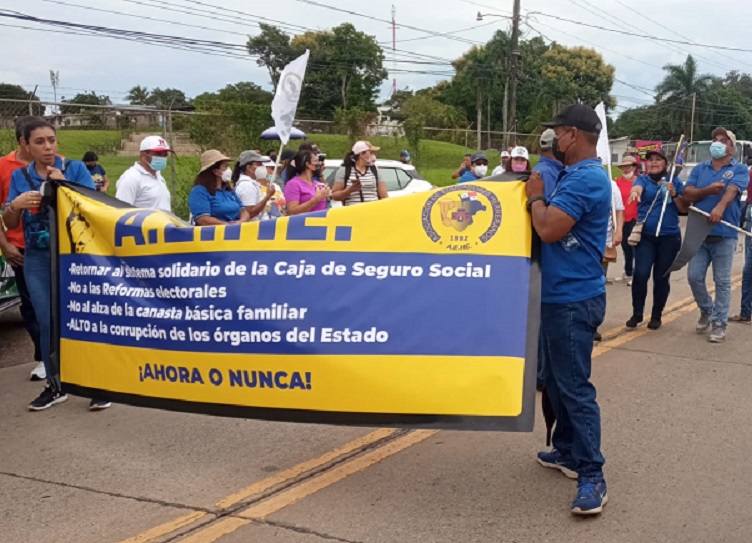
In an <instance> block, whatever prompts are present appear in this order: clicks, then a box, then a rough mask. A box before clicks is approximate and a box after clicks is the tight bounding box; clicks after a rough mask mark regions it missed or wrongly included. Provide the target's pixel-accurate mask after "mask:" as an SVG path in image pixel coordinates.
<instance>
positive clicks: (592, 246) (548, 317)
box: [526, 104, 611, 515]
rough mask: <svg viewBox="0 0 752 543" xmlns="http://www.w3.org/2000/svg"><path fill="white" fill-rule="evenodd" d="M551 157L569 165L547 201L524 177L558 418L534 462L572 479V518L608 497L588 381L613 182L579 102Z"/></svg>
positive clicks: (557, 123) (596, 126)
mask: <svg viewBox="0 0 752 543" xmlns="http://www.w3.org/2000/svg"><path fill="white" fill-rule="evenodd" d="M548 126H550V127H552V128H553V129H554V135H555V139H554V141H553V145H552V152H553V155H554V157H556V158H557V159H558V160H559V161H561V162H562V163H563V164H564V165H565V166H567V169H566V170H564V171H562V172H561V173H560V174H559V179H558V181H557V184H556V188H555V189H554V191H553V193H552V194H551V196H550V197H549V198H546V196H545V183H544V181H543V177H542V176H541V174H540V172H532V174H531V175H530V179H529V180H528V182H527V186H526V192H527V196H528V202H527V207H528V210H529V211H530V214H531V216H532V221H533V228H534V229H535V231H536V232H537V233H538V235H539V236H540V238H541V241H542V242H543V243H542V246H541V270H542V274H543V277H542V287H541V301H542V304H541V342H542V349H541V350H542V351H543V356H544V357H545V359H544V362H543V370H544V377H545V386H546V390H547V392H548V396H549V398H550V400H551V406H552V408H553V411H554V413H555V415H556V428H555V430H554V435H553V445H554V448H553V449H552V450H551V451H549V452H540V453H538V462H539V463H540V464H541V465H543V466H545V467H549V468H555V469H559V470H560V471H562V472H563V473H564V474H565V475H567V476H568V477H572V478H574V477H576V478H577V497H576V498H575V500H574V502H573V503H572V513H573V514H575V515H595V514H598V513H600V512H601V511H602V509H603V506H604V505H606V502H607V501H608V496H607V494H606V481H605V480H604V478H603V464H604V462H605V460H604V459H603V455H602V454H601V451H600V446H601V417H600V409H599V408H598V404H597V403H596V401H595V387H594V386H593V384H592V383H591V382H590V370H591V364H592V352H593V336H594V334H595V331H596V330H597V328H598V326H600V324H601V323H602V322H603V317H604V315H605V312H606V279H605V277H604V275H603V268H602V266H601V261H602V259H603V251H604V248H605V247H606V230H607V227H608V217H609V214H610V209H611V180H610V179H609V178H608V175H607V174H606V172H605V170H604V169H603V167H602V164H601V161H600V159H598V154H597V153H596V144H597V143H598V134H599V133H600V131H601V128H602V126H601V123H600V121H599V120H598V115H597V114H596V113H595V111H594V110H593V109H592V108H591V107H589V106H586V105H584V104H573V105H571V106H567V107H566V108H564V109H563V110H562V111H561V112H560V113H559V115H558V116H557V117H556V119H555V120H554V122H552V123H548Z"/></svg>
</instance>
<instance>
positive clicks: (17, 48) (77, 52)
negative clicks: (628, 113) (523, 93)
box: [0, 0, 752, 115]
mask: <svg viewBox="0 0 752 543" xmlns="http://www.w3.org/2000/svg"><path fill="white" fill-rule="evenodd" d="M316 4H318V5H316ZM512 4H513V0H502V1H495V0H479V1H477V2H476V1H472V0H439V1H431V2H429V1H426V0H410V1H408V0H393V5H394V8H395V10H396V20H397V49H398V50H399V53H398V57H397V58H398V59H399V60H401V62H398V63H390V59H391V45H392V44H391V40H392V28H391V24H389V21H390V20H391V16H392V15H391V8H392V4H390V3H389V2H365V1H362V0H350V1H349V2H344V1H343V0H315V1H305V0H275V1H274V2H270V1H268V0H267V1H257V0H162V1H150V0H0V14H5V13H8V12H15V13H21V14H24V15H31V16H34V17H38V18H44V19H54V20H62V21H67V22H71V23H79V24H85V25H94V26H102V27H110V28H117V29H123V30H130V31H134V30H135V31H140V32H149V33H154V34H160V35H168V36H181V37H187V38H196V39H201V40H211V41H218V42H224V43H231V44H236V45H237V46H238V53H237V54H236V55H235V58H230V57H227V56H223V55H218V54H213V53H210V54H205V53H197V52H189V51H184V50H176V49H172V48H168V47H164V46H157V45H151V44H146V43H142V42H134V41H123V40H118V39H112V38H107V37H101V36H98V35H97V34H95V33H94V32H91V31H89V30H85V31H82V32H80V33H79V35H74V34H69V33H67V34H66V33H51V32H49V30H51V29H55V28H56V27H51V26H48V25H44V24H40V23H36V22H29V21H24V20H18V19H12V18H7V17H0V25H3V26H2V27H0V50H1V51H2V52H3V61H2V63H0V82H3V83H15V84H19V85H22V86H23V87H24V88H25V89H27V90H33V89H34V86H35V85H39V90H38V91H37V92H38V96H40V98H42V99H43V100H52V99H53V89H52V86H51V84H50V77H49V71H50V69H54V70H56V71H58V72H59V74H60V82H59V89H58V92H57V96H58V99H60V98H61V97H66V98H71V97H72V96H73V95H75V94H76V93H78V92H84V91H95V92H96V93H97V94H106V95H108V96H110V98H111V99H112V101H113V102H114V103H124V102H125V94H126V93H127V92H128V90H129V89H130V88H131V87H133V86H134V85H142V86H146V87H148V88H154V87H161V88H166V87H173V88H178V89H181V90H183V91H184V92H185V93H186V95H187V96H188V97H193V96H196V95H197V94H200V93H202V92H206V91H216V90H218V89H220V88H222V87H224V86H225V85H227V84H229V83H236V82H238V81H252V82H254V83H256V84H258V85H260V86H262V87H264V88H266V89H269V90H271V83H270V81H269V76H268V73H267V72H266V69H265V68H263V67H259V66H257V65H256V62H255V60H254V59H253V58H251V57H250V56H248V55H247V54H245V53H244V52H243V46H244V44H245V42H246V40H247V36H248V35H254V34H257V33H258V32H259V27H258V23H259V22H267V23H270V24H277V23H275V21H279V22H282V23H283V24H284V25H285V28H286V29H287V30H288V31H290V32H291V33H298V32H302V31H304V29H314V30H321V29H327V28H331V27H333V26H337V25H339V24H341V23H343V22H351V23H353V24H354V25H355V26H356V28H358V30H361V31H363V32H366V33H368V34H370V35H373V36H375V37H376V39H377V41H379V42H380V43H382V45H383V46H384V48H385V49H387V51H386V52H387V68H388V69H390V71H391V70H392V69H393V68H394V67H398V69H399V72H396V71H391V73H390V77H389V79H388V81H386V82H385V83H384V85H383V86H382V89H381V97H382V98H387V97H388V96H389V93H390V91H391V80H392V77H396V79H397V86H398V88H405V87H409V88H411V89H414V90H415V89H420V88H424V87H428V86H432V85H434V84H435V83H437V82H438V81H440V80H442V79H448V77H446V76H445V75H441V74H446V73H448V72H451V71H452V69H451V66H448V65H445V64H444V63H445V62H448V61H451V60H452V59H455V58H457V57H458V56H460V55H461V54H462V53H463V52H465V51H466V50H467V49H468V48H470V47H471V46H472V45H473V43H477V44H482V43H485V42H486V41H487V40H488V39H489V38H490V37H491V36H492V35H493V33H494V32H495V31H496V30H498V29H505V28H509V26H510V19H509V16H510V15H511V11H512ZM327 5H328V6H333V7H334V8H336V9H330V8H327V7H325V6H327ZM629 6H638V9H639V11H638V9H635V8H633V7H629ZM647 8H649V9H647ZM341 10H346V11H348V12H352V13H345V12H343V11H341ZM110 12H119V14H116V13H110ZM478 12H482V13H483V14H489V15H486V16H485V17H484V20H483V21H482V22H478V21H476V15H477V13H478ZM499 15H500V16H499ZM563 18H565V19H570V20H572V21H577V22H580V23H585V24H588V25H592V26H601V27H607V28H612V29H619V30H621V31H622V32H623V33H621V34H619V33H614V32H608V31H604V30H601V29H597V28H591V27H587V26H582V25H578V24H574V23H573V22H569V21H565V20H563ZM750 20H752V2H741V1H739V0H716V1H715V2H713V3H711V4H709V3H708V2H700V1H699V0H658V1H654V2H648V3H641V2H637V3H635V2H629V0H563V1H562V0H536V1H535V2H533V1H532V0H522V33H523V37H525V38H530V37H533V36H535V35H542V36H543V37H544V38H545V39H547V40H555V41H557V42H558V43H561V44H563V45H568V46H573V45H584V46H588V47H592V48H594V49H596V50H597V51H598V52H599V53H601V55H603V57H604V59H605V61H606V62H607V63H609V64H612V65H613V66H615V68H616V74H615V77H616V78H617V80H618V81H617V82H616V83H615V85H614V87H613V89H612V94H613V95H614V96H615V97H616V100H617V103H618V106H617V108H616V110H615V111H614V112H613V113H615V114H616V115H618V113H619V112H620V111H623V109H624V108H627V107H634V106H638V105H644V104H647V103H651V102H652V95H653V93H652V89H654V88H655V85H656V84H657V83H658V82H659V81H660V80H661V78H662V77H663V75H664V72H663V71H662V69H661V67H662V66H663V65H665V64H666V63H682V62H683V61H684V59H685V58H686V56H687V54H688V53H691V54H693V55H695V57H696V59H697V61H698V63H699V67H700V71H701V72H702V73H710V74H714V75H723V74H725V73H726V72H728V71H729V70H732V69H735V70H739V71H743V72H752V58H751V57H750V56H749V54H748V53H745V52H732V51H724V50H718V49H709V48H707V47H701V46H694V45H675V44H669V43H665V42H656V41H653V40H650V39H647V38H641V37H635V36H633V35H632V34H634V33H640V34H646V35H649V36H653V37H657V38H668V39H675V40H685V41H689V42H691V43H695V44H701V45H715V46H728V47H738V48H743V49H750V50H752V36H751V35H750V34H749V32H748V31H747V29H748V26H749V21H750ZM190 25H193V26H190ZM18 27H24V28H18ZM200 27H203V28H200ZM411 27H412V28H411ZM33 29H37V30H33ZM419 29H420V30H419ZM58 30H64V29H59V28H58ZM64 31H66V30H64ZM66 32H69V31H66ZM437 33H439V34H444V35H443V36H437V35H436V34H437ZM448 33H449V34H448ZM447 34H448V35H447ZM427 57H431V58H430V59H429V58H427ZM414 60H420V61H421V63H419V64H417V63H414V62H413V61H414ZM405 61H408V62H405ZM426 61H429V62H431V63H432V64H425V62H426ZM433 63H437V64H433ZM405 72H407V73H405ZM420 72H423V73H420ZM425 72H429V73H425Z"/></svg>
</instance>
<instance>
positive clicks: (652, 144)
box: [635, 140, 663, 162]
mask: <svg viewBox="0 0 752 543" xmlns="http://www.w3.org/2000/svg"><path fill="white" fill-rule="evenodd" d="M662 145H663V143H662V142H660V141H642V140H637V141H636V142H635V149H636V150H637V157H638V159H639V160H640V161H641V162H644V161H645V155H647V154H648V152H650V151H660V150H661V146H662Z"/></svg>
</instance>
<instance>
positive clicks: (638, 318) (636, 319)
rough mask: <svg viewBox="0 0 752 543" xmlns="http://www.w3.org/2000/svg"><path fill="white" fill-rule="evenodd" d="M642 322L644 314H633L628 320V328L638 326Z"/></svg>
mask: <svg viewBox="0 0 752 543" xmlns="http://www.w3.org/2000/svg"><path fill="white" fill-rule="evenodd" d="M641 322H642V315H632V316H631V317H629V320H628V321H627V328H637V325H638V324H640V323H641Z"/></svg>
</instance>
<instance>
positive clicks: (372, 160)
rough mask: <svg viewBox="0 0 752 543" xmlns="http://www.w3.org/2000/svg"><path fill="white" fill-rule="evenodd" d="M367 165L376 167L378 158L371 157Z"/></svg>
mask: <svg viewBox="0 0 752 543" xmlns="http://www.w3.org/2000/svg"><path fill="white" fill-rule="evenodd" d="M366 164H368V165H369V166H375V165H376V157H375V156H373V155H371V157H370V158H369V159H368V160H366Z"/></svg>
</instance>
